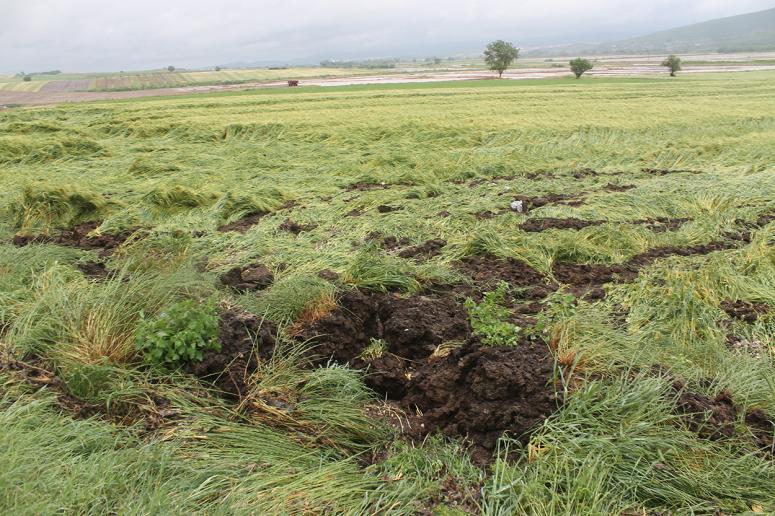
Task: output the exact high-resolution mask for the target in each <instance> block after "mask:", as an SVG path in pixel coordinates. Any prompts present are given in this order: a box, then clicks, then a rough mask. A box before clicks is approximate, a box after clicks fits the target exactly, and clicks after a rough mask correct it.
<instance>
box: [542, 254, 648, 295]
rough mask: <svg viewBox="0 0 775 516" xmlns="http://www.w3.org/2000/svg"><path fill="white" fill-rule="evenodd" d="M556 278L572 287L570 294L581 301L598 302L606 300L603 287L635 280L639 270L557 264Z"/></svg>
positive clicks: (583, 264)
mask: <svg viewBox="0 0 775 516" xmlns="http://www.w3.org/2000/svg"><path fill="white" fill-rule="evenodd" d="M552 271H553V273H554V277H555V278H557V280H558V281H560V282H561V283H563V284H565V285H569V286H570V289H569V290H570V292H571V293H572V294H573V295H575V296H576V297H577V298H579V299H586V300H587V301H596V300H600V299H604V298H605V290H603V285H605V284H606V283H624V282H629V281H632V280H634V279H635V278H636V277H637V275H638V272H637V269H635V268H631V267H629V266H628V265H626V264H624V265H591V264H586V263H555V264H554V266H553V267H552Z"/></svg>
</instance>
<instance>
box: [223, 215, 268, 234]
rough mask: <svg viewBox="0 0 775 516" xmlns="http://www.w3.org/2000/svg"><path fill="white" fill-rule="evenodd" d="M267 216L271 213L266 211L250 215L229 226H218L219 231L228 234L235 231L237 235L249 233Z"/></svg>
mask: <svg viewBox="0 0 775 516" xmlns="http://www.w3.org/2000/svg"><path fill="white" fill-rule="evenodd" d="M267 215H269V213H268V212H265V211H259V212H256V213H251V214H249V215H246V216H244V217H242V218H241V219H239V220H235V221H234V222H230V223H228V224H223V225H222V226H218V231H220V232H221V233H228V232H230V231H235V232H237V233H247V232H248V230H249V229H250V228H252V227H253V226H255V225H256V224H258V223H259V222H260V221H261V219H263V218H264V217H266V216H267Z"/></svg>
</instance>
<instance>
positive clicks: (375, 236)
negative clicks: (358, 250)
mask: <svg viewBox="0 0 775 516" xmlns="http://www.w3.org/2000/svg"><path fill="white" fill-rule="evenodd" d="M363 241H364V242H373V243H375V244H377V245H378V246H379V247H380V248H381V249H384V250H385V251H395V250H396V249H398V248H400V247H404V246H407V245H409V244H411V243H412V241H411V240H409V239H408V238H406V237H402V238H400V239H399V238H396V237H394V236H392V235H384V234H382V233H381V232H379V231H372V232H371V233H369V234H368V235H366V237H365V238H364V239H363Z"/></svg>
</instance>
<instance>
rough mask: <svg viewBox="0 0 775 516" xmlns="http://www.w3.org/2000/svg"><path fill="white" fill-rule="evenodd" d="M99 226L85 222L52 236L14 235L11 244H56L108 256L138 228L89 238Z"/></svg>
mask: <svg viewBox="0 0 775 516" xmlns="http://www.w3.org/2000/svg"><path fill="white" fill-rule="evenodd" d="M101 224H102V222H96V221H95V222H86V223H84V224H79V225H77V226H73V227H72V228H70V229H63V230H60V231H58V232H56V233H55V234H53V235H16V236H14V237H13V244H14V245H16V246H19V247H24V246H26V245H29V244H56V245H62V246H66V247H75V248H77V249H84V250H87V251H93V250H99V251H100V255H101V256H108V255H110V254H111V253H113V251H115V250H116V249H117V248H118V247H119V246H120V245H121V244H123V243H124V242H126V241H127V240H128V239H129V237H131V236H132V235H134V234H135V232H136V231H138V230H139V228H132V229H127V230H125V231H122V232H120V233H117V234H114V235H91V236H90V235H89V233H91V232H92V231H94V230H95V229H97V228H98V227H100V225H101Z"/></svg>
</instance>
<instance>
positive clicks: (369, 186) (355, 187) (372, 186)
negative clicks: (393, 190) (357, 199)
mask: <svg viewBox="0 0 775 516" xmlns="http://www.w3.org/2000/svg"><path fill="white" fill-rule="evenodd" d="M389 189H390V185H389V184H387V183H368V182H365V181H360V182H358V183H353V184H351V185H349V186H348V187H347V188H345V190H347V191H348V192H353V191H359V192H368V191H369V190H389Z"/></svg>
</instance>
